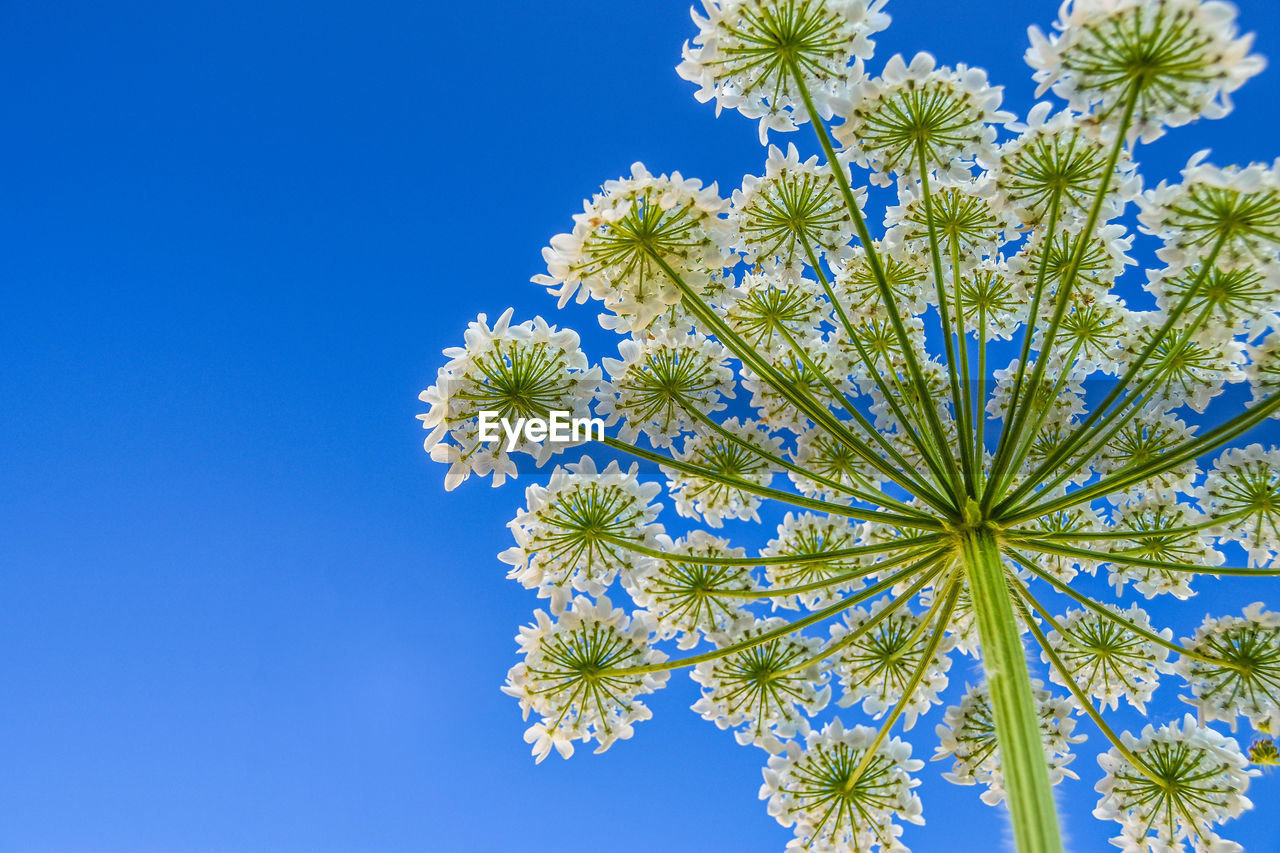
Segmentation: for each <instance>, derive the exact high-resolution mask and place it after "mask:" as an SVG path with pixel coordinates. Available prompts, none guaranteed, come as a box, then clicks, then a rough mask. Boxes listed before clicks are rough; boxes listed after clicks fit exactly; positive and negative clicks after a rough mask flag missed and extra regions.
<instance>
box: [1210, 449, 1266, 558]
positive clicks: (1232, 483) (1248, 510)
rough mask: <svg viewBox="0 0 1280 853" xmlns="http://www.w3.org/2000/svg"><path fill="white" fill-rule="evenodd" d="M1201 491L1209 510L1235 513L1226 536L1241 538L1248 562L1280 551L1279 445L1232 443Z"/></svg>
mask: <svg viewBox="0 0 1280 853" xmlns="http://www.w3.org/2000/svg"><path fill="white" fill-rule="evenodd" d="M1199 496H1200V503H1201V506H1202V507H1204V510H1205V512H1206V513H1207V514H1208V515H1209V516H1211V517H1214V518H1217V517H1221V516H1233V517H1232V518H1224V519H1223V521H1222V525H1221V531H1222V534H1223V539H1224V540H1225V541H1229V542H1239V543H1240V544H1241V545H1242V546H1243V547H1244V548H1245V550H1246V551H1248V552H1249V564H1250V565H1255V566H1256V565H1265V564H1268V563H1270V562H1271V561H1272V559H1273V558H1274V556H1275V554H1276V553H1277V552H1280V449H1276V448H1274V447H1272V448H1268V449H1266V450H1263V448H1262V445H1260V444H1250V445H1249V446H1248V447H1243V448H1241V447H1232V448H1230V449H1228V450H1227V451H1226V452H1225V453H1223V454H1222V455H1221V456H1219V457H1218V459H1217V461H1215V462H1214V463H1213V468H1212V469H1211V470H1210V471H1209V475H1208V476H1207V477H1206V478H1205V482H1204V485H1203V486H1201V487H1200V492H1199Z"/></svg>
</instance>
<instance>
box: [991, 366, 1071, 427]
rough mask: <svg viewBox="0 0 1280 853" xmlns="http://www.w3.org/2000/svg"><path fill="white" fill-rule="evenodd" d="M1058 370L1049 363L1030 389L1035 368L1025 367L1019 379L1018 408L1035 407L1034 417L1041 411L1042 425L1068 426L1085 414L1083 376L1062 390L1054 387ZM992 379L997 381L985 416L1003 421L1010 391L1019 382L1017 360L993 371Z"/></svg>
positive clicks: (1011, 393) (1069, 380)
mask: <svg viewBox="0 0 1280 853" xmlns="http://www.w3.org/2000/svg"><path fill="white" fill-rule="evenodd" d="M1060 370H1061V368H1060V367H1059V364H1058V363H1053V362H1051V364H1050V369H1047V370H1045V372H1044V376H1043V378H1042V379H1041V381H1040V384H1039V385H1038V386H1036V387H1035V388H1033V387H1032V383H1031V378H1032V374H1033V373H1034V372H1035V365H1034V364H1029V365H1027V369H1026V373H1025V374H1024V376H1023V380H1022V390H1021V391H1019V392H1018V393H1019V395H1020V398H1021V399H1020V401H1019V403H1018V405H1019V407H1021V406H1023V405H1026V404H1028V401H1029V404H1030V405H1031V406H1033V407H1035V410H1036V412H1037V417H1039V415H1040V413H1041V410H1043V414H1044V424H1045V426H1052V425H1054V424H1067V423H1070V421H1071V420H1072V418H1074V417H1075V416H1076V415H1079V414H1082V413H1083V412H1084V411H1085V406H1084V385H1083V384H1082V383H1081V379H1082V378H1083V377H1076V376H1071V377H1069V378H1068V379H1067V381H1066V383H1065V384H1064V385H1063V387H1061V388H1058V387H1056V386H1057V384H1058V376H1057V374H1058V373H1059V372H1060ZM992 376H994V377H995V380H996V381H995V385H994V387H993V388H992V390H991V394H990V397H989V398H988V400H987V414H989V415H991V417H993V418H1004V417H1005V413H1006V412H1007V411H1008V410H1009V403H1010V402H1011V401H1012V399H1013V389H1014V386H1015V385H1016V383H1017V379H1018V361H1017V359H1015V360H1014V361H1012V362H1010V364H1009V366H1008V367H1006V368H1004V369H1003V370H996V371H993V372H992Z"/></svg>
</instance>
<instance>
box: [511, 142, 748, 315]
mask: <svg viewBox="0 0 1280 853" xmlns="http://www.w3.org/2000/svg"><path fill="white" fill-rule="evenodd" d="M727 207H728V203H727V202H726V201H724V200H723V199H721V198H720V196H719V195H717V194H716V187H715V185H714V184H712V185H711V186H709V187H706V188H704V187H703V186H702V182H701V181H698V180H696V179H694V178H684V177H682V176H681V175H680V173H679V172H673V173H672V174H671V176H670V177H667V176H666V175H659V176H658V177H654V176H653V175H650V174H649V171H648V170H647V169H645V167H644V165H643V164H641V163H634V164H632V166H631V177H630V178H619V179H618V180H614V181H606V182H605V185H604V191H603V192H601V193H599V194H597V195H595V196H594V197H592V199H591V201H589V202H586V203H584V204H583V212H582V213H579V214H577V215H575V216H574V217H573V231H572V232H570V233H568V234H559V235H557V236H555V237H553V238H552V239H551V246H550V247H549V248H546V249H543V250H542V257H543V260H545V261H546V262H547V272H546V274H545V275H536V276H534V277H533V281H534V283H535V284H541V285H545V286H546V288H547V290H548V292H550V293H551V294H553V295H554V296H557V297H559V299H560V302H559V304H560V307H561V308H563V307H564V306H565V305H567V304H568V302H569V300H570V299H572V298H574V297H575V296H576V298H577V301H578V302H580V303H581V302H586V301H587V297H588V296H590V297H592V298H595V299H598V300H600V301H601V302H603V303H604V306H605V308H607V309H608V310H609V311H611V312H613V313H614V314H616V315H618V317H619V318H620V320H622V321H623V323H624V324H625V326H624V327H625V328H626V329H628V330H631V331H634V330H638V329H644V328H646V327H647V326H648V325H649V324H650V323H652V322H653V320H654V319H655V318H656V317H658V315H660V314H662V313H663V312H665V311H667V310H668V309H669V308H670V307H671V306H673V305H677V304H679V303H680V301H681V299H682V291H681V289H680V287H679V284H678V283H677V282H676V281H675V280H674V279H673V278H672V277H671V273H674V274H675V275H676V276H678V277H679V278H680V280H681V281H682V282H683V283H684V284H686V285H687V286H688V287H690V288H692V289H694V290H695V291H696V290H700V289H701V288H703V287H706V286H707V285H709V284H710V283H712V281H713V280H714V274H715V272H716V271H717V270H719V269H721V268H723V267H725V266H730V265H731V263H730V258H729V255H730V251H729V247H730V246H732V244H733V229H732V226H731V225H730V224H729V222H727V221H726V220H725V219H723V218H721V216H720V214H721V213H723V212H724V211H725V209H726V208H727Z"/></svg>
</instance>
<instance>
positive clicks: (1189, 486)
mask: <svg viewBox="0 0 1280 853" xmlns="http://www.w3.org/2000/svg"><path fill="white" fill-rule="evenodd" d="M1193 435H1195V428H1194V427H1190V426H1187V424H1185V423H1184V422H1183V421H1181V420H1179V419H1178V418H1177V417H1174V416H1173V415H1171V414H1167V413H1160V412H1147V413H1143V414H1139V415H1137V416H1135V417H1133V418H1132V419H1131V420H1127V421H1125V422H1124V423H1123V424H1122V425H1121V426H1120V428H1119V429H1117V430H1116V433H1115V435H1113V436H1112V437H1111V439H1110V440H1109V441H1108V442H1107V444H1106V446H1105V447H1103V448H1102V449H1101V450H1099V451H1098V453H1097V455H1095V456H1094V457H1093V459H1092V460H1090V462H1089V465H1090V467H1092V468H1093V470H1094V471H1097V472H1098V473H1099V474H1101V475H1103V476H1106V475H1108V474H1114V473H1117V472H1119V471H1120V470H1122V469H1123V468H1126V467H1130V466H1137V465H1148V464H1151V463H1153V462H1159V461H1160V460H1161V458H1162V457H1163V456H1165V455H1166V454H1168V453H1170V452H1171V451H1172V450H1173V449H1174V448H1176V447H1177V446H1178V445H1179V444H1181V443H1182V442H1184V441H1187V440H1188V439H1190V438H1191V437H1192V436H1193ZM1199 476H1200V466H1199V465H1198V464H1197V463H1196V460H1195V459H1188V460H1187V461H1186V462H1183V463H1182V464H1180V465H1177V466H1175V467H1168V468H1164V469H1162V470H1161V471H1159V472H1157V473H1156V474H1154V475H1152V477H1151V478H1150V479H1148V480H1144V481H1143V482H1141V483H1138V484H1136V485H1133V486H1130V487H1129V488H1128V489H1126V490H1125V491H1124V492H1118V493H1116V494H1112V495H1108V496H1107V497H1108V499H1109V500H1111V501H1112V502H1113V503H1119V502H1121V501H1125V500H1132V499H1134V498H1141V497H1145V496H1148V495H1151V496H1155V497H1163V498H1168V499H1171V498H1173V497H1174V496H1175V495H1177V494H1190V493H1191V492H1192V490H1193V486H1194V484H1195V481H1196V478H1197V477H1199Z"/></svg>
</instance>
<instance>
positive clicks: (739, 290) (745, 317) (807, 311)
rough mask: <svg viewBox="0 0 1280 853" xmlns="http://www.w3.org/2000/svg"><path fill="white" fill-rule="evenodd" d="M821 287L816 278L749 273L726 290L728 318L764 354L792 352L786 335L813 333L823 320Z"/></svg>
mask: <svg viewBox="0 0 1280 853" xmlns="http://www.w3.org/2000/svg"><path fill="white" fill-rule="evenodd" d="M819 291H820V288H819V286H818V283H817V282H815V281H813V280H812V279H807V278H793V279H787V278H785V277H783V276H781V275H776V274H770V273H763V272H762V273H748V274H747V275H744V276H743V277H742V282H741V283H740V284H739V285H738V286H737V287H735V288H733V289H732V290H730V291H729V292H728V293H727V294H725V303H726V305H725V312H724V321H725V324H726V325H728V326H729V328H730V329H732V330H733V331H734V332H735V333H736V334H738V335H740V336H741V337H742V338H743V340H745V341H746V342H747V343H749V344H750V345H751V346H752V348H753V349H755V350H756V351H757V352H760V353H761V354H763V355H781V354H787V353H791V351H792V350H791V346H790V344H789V343H788V342H787V339H786V336H790V337H793V338H796V339H803V338H809V337H812V336H813V335H814V333H815V330H816V328H817V326H818V325H819V324H820V323H821V322H822V321H823V317H824V309H823V304H822V300H821V299H820V297H819V295H818V294H819ZM784 333H785V336H784Z"/></svg>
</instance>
